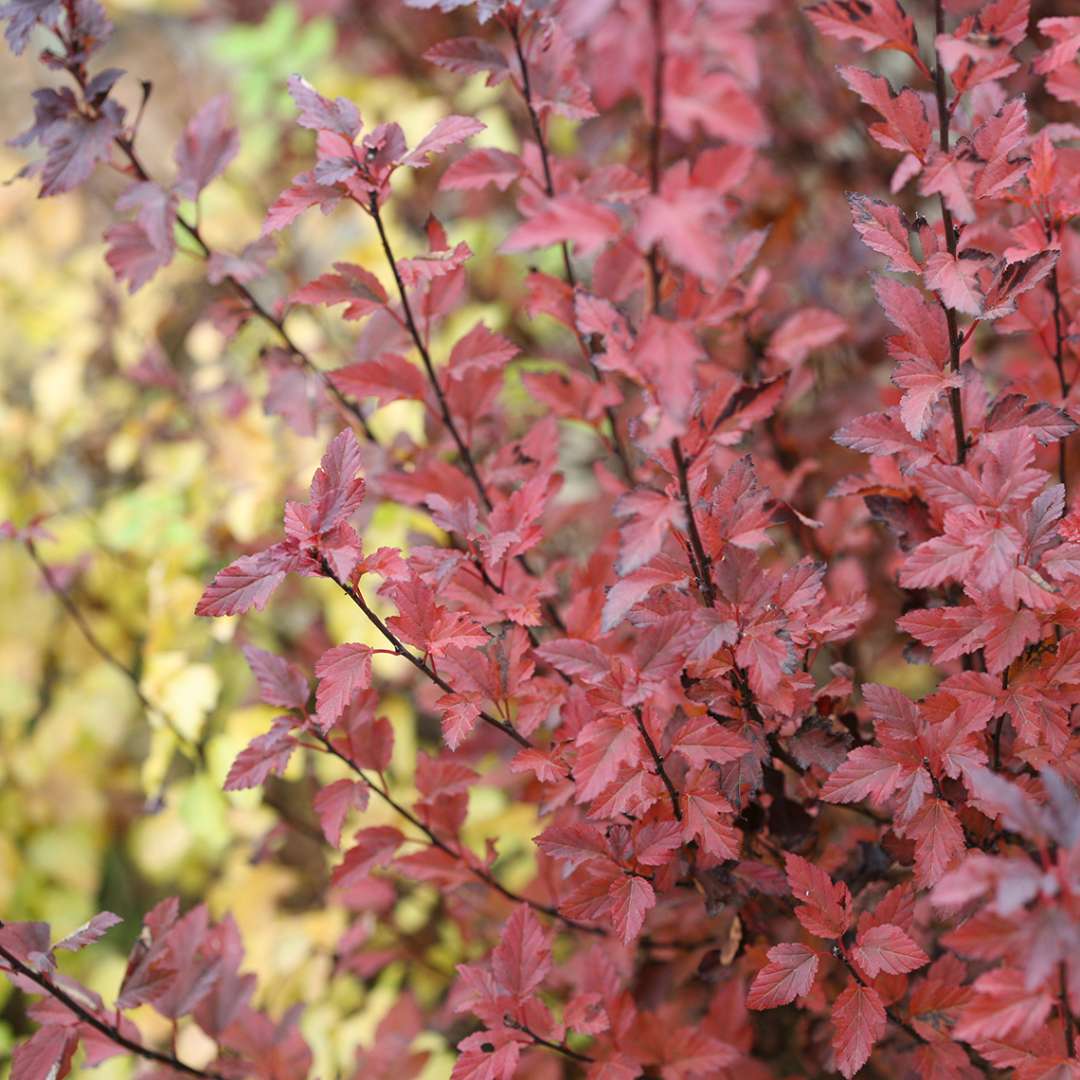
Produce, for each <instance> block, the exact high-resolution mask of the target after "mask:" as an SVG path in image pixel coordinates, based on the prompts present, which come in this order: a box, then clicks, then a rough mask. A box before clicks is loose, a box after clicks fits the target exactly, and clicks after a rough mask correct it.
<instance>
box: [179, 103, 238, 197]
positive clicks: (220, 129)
mask: <svg viewBox="0 0 1080 1080" xmlns="http://www.w3.org/2000/svg"><path fill="white" fill-rule="evenodd" d="M239 149H240V136H239V134H238V133H237V130H236V128H234V127H232V126H231V125H230V124H229V99H228V98H227V97H225V96H224V95H222V96H220V97H216V98H212V99H211V100H210V101H208V102H207V103H206V104H205V105H204V106H203V107H202V108H201V109H200V110H199V111H198V112H197V113H196V114H195V115H194V116H193V117H192V119H191V120H190V121H189V122H188V125H187V127H186V128H184V134H183V135H182V136H181V138H180V142H179V144H178V145H177V147H176V169H177V180H176V191H177V193H178V194H179V195H180V196H181V197H182V198H185V199H196V198H198V196H199V192H200V191H202V189H203V188H204V187H206V185H207V184H209V183H210V181H211V180H213V179H214V178H215V177H217V176H220V175H221V174H222V173H223V172H224V171H225V168H226V166H227V165H228V164H229V162H230V161H232V159H233V158H234V157H236V154H237V151H238V150H239Z"/></svg>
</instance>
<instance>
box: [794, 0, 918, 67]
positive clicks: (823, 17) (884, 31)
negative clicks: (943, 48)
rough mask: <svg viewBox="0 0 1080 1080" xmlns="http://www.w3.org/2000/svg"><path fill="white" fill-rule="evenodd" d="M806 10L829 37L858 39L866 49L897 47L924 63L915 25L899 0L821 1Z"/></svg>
mask: <svg viewBox="0 0 1080 1080" xmlns="http://www.w3.org/2000/svg"><path fill="white" fill-rule="evenodd" d="M804 10H805V13H806V16H807V18H808V19H809V20H810V21H811V22H812V23H813V24H814V26H816V27H817V28H818V30H820V31H821V33H823V34H827V35H828V36H829V37H833V38H836V39H837V40H839V41H847V40H854V41H857V42H858V43H859V44H860V45H861V46H862V47H863V48H864V49H897V50H898V51H900V52H904V53H907V54H908V56H910V57H911V58H912V59H913V60H915V61H917V62H918V63H919V64H920V65H921V64H922V58H921V57H920V56H919V38H918V35H917V34H916V33H915V24H914V22H912V20H911V16H910V15H908V13H907V12H906V11H904V9H903V8H902V7H901V6H900V4H899V2H898V0H860V2H859V3H847V2H845V0H821V2H820V3H817V4H813V5H811V6H810V7H808V8H805V9H804Z"/></svg>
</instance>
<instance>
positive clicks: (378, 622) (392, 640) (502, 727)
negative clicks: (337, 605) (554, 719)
mask: <svg viewBox="0 0 1080 1080" xmlns="http://www.w3.org/2000/svg"><path fill="white" fill-rule="evenodd" d="M320 562H321V564H322V571H323V575H324V576H325V577H327V578H329V579H330V580H331V581H332V582H333V583H334V584H335V585H336V586H337V587H338V588H339V589H340V590H341V591H342V592H343V593H344V594H345V595H346V596H347V597H348V598H349V599H350V600H351V601H352V602H353V603H354V604H355V605H356V606H357V607H358V608H359V609H360V610H361V611H362V612H363V613H364V614H365V615H366V616H367V619H368V621H369V622H370V623H371V625H372V626H374V627H375V629H376V630H378V631H379V633H380V634H382V636H383V637H384V638H385V639H386V641H387V643H388V644H389V646H390V648H391V649H393V650H394V652H395V653H397V655H398V656H400V657H402V659H404V660H408V662H409V663H410V664H412V666H413V667H414V668H416V670H417V671H419V672H421V673H423V674H424V675H425V676H426V677H427V678H428V679H430V680H431V681H432V682H433V683H434V684H435V685H436V686H437V687H438V688H439V689H440V690H442V692H443V693H444V694H456V693H457V691H456V690H455V689H454V688H453V687H452V686H451V685H450V684H449V683H448V682H447V681H446V680H445V679H444V678H443V677H442V676H441V675H440V674H439V673H438V672H437V671H435V669H434V668H432V667H431V665H430V664H428V663H427V662H426V661H425V660H424V659H423V658H422V657H419V656H417V655H416V654H415V653H413V652H410V651H409V650H408V649H407V648H405V646H404V644H403V643H402V642H401V640H400V639H399V638H398V637H397V635H396V634H395V633H394V632H393V630H391V629H390V627H389V626H387V625H386V623H384V622H383V621H382V619H380V618H379V616H378V615H376V614H375V612H374V611H372V609H371V608H370V607H368V603H367V601H366V600H365V599H364V597H363V594H362V593H361V592H360V591H359V590H358V589H354V588H353V587H352V586H351V585H350V584H349V583H348V582H346V581H341V580H339V579H338V578H337V577H336V576H335V574H334V571H333V569H332V567H331V566H330V564H329V563H328V562H327V561H326V559H325V558H323V559H321V560H320ZM480 719H481V720H483V721H484V723H485V724H490V725H491V726H492V727H494V728H498V729H499V731H501V732H502V733H503V734H504V735H508V736H509V737H510V738H511V739H513V740H514V742H516V743H517V744H518V745H519V746H521V747H524V748H525V749H531V748H532V743H531V742H529V740H528V739H526V738H525V736H524V735H522V734H521V732H520V731H518V730H517V729H516V728H515V727H512V726H511V725H510V724H508V723H506V721H505V720H499V719H498V718H496V717H494V716H492V715H491V714H490V713H488V712H481V713H480Z"/></svg>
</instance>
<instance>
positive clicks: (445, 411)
mask: <svg viewBox="0 0 1080 1080" xmlns="http://www.w3.org/2000/svg"><path fill="white" fill-rule="evenodd" d="M367 211H368V213H369V214H370V215H371V217H372V220H373V221H374V222H375V228H376V229H377V230H378V233H379V241H380V242H381V243H382V249H383V254H384V255H385V256H386V261H387V262H388V263H389V264H390V270H391V272H392V273H393V275H394V284H395V285H396V286H397V291H398V297H399V298H400V299H401V311H402V314H403V315H404V317H405V326H406V328H407V329H408V331H409V336H410V337H411V338H412V341H413V344H414V345H415V346H416V351H417V352H418V353H419V354H420V359H421V361H422V362H423V365H424V370H425V371H426V372H427V377H428V381H429V382H430V383H431V388H432V390H433V391H434V392H435V400H436V401H437V402H438V405H439V412H440V414H441V415H442V419H443V423H444V424H445V425H446V430H447V431H449V432H450V437H451V438H452V439H453V440H454V445H455V446H457V449H458V454H459V455H460V457H461V461H462V464H463V465H464V466H465V471H466V472H467V473H468V474H469V478H470V479H471V480H472V482H473V486H474V487H475V488H476V493H477V494H478V495H479V496H480V501H481V502H482V503H483V504H484V506H485V507H486V508H487V509H488V510H492V509H494V503H492V501H491V497H490V496H489V495H488V493H487V488H486V487H485V486H484V481H483V480H481V479H480V473H479V472H478V471H477V468H476V462H475V461H474V460H473V456H472V451H471V450H470V449H469V445H468V443H466V442H465V440H464V439H463V438H462V436H461V432H460V431H459V430H458V426H457V424H456V423H454V417H453V415H452V413H451V412H450V406H449V404H448V403H447V400H446V395H445V394H444V393H443V389H442V386H441V384H440V383H439V378H438V376H437V375H436V373H435V365H434V364H433V363H432V362H431V353H430V352H429V351H428V347H427V344H426V343H425V341H424V338H423V335H422V334H421V333H420V328H419V327H418V326H417V325H416V319H415V318H414V317H413V310H412V305H411V304H410V303H409V294H408V291H407V290H406V288H405V282H404V281H402V279H401V272H400V271H399V270H398V265H397V259H395V258H394V249H393V248H392V247H391V246H390V238H389V237H388V236H387V235H386V227H385V225H384V224H383V219H382V212H381V211H380V210H379V197H378V195H377V194H376V193H375V192H374V191H373V192H372V193H371V198H370V199H369V200H368V203H367Z"/></svg>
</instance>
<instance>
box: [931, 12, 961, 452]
mask: <svg viewBox="0 0 1080 1080" xmlns="http://www.w3.org/2000/svg"><path fill="white" fill-rule="evenodd" d="M934 17H935V22H936V32H937V34H939V35H940V34H944V33H945V5H944V2H943V0H934ZM934 93H935V95H936V97H937V107H938V135H939V143H940V146H941V150H942V152H943V153H946V154H947V153H948V152H949V103H948V100H947V98H946V92H945V68H944V67H943V66H942V63H941V57H940V56H939V55H938V52H937V49H936V48H935V49H934ZM938 201H939V202H940V204H941V223H942V227H943V228H944V230H945V247H946V248H947V249H948V252H949V254H950V255H951V256H952V257H953V258H954V259H955V258H956V230H955V228H954V227H953V219H952V213H951V212H950V210H949V207H948V204H947V203H946V202H945V196H944V195H943V194H939V195H938ZM941 306H942V308H943V309H944V311H945V321H946V323H947V325H948V328H949V356H950V359H949V366H950V367H951V369H952V371H953V372H954V373H957V372H959V371H960V331H959V329H958V327H957V324H956V312H955V311H954V310H953V309H952V308H951V307H949V306H947V305H946V304H945V303H944V302H942V305H941ZM949 407H950V409H951V411H952V421H953V434H954V436H955V438H956V463H957V464H958V465H963V464H964V461H965V460H966V459H967V437H966V436H965V434H964V407H963V399H962V398H961V388H960V387H958V386H952V387H950V388H949Z"/></svg>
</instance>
